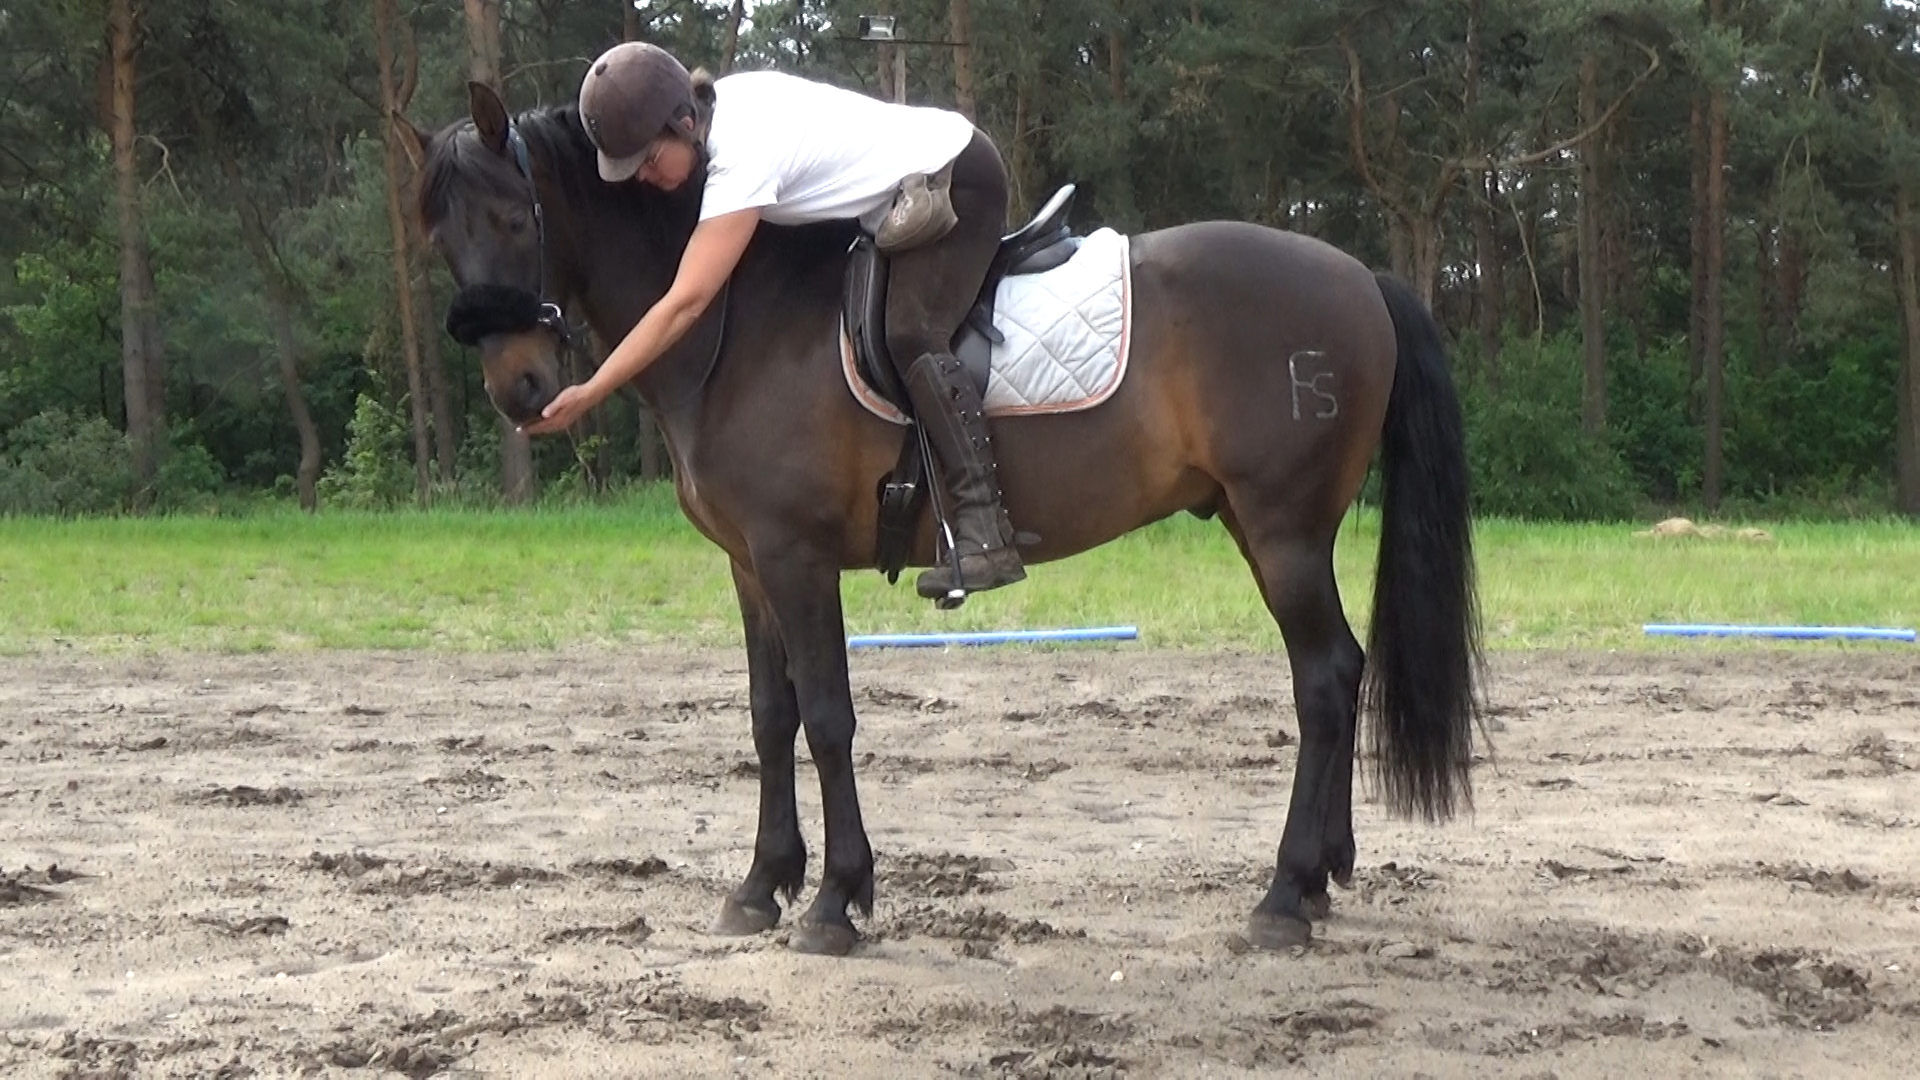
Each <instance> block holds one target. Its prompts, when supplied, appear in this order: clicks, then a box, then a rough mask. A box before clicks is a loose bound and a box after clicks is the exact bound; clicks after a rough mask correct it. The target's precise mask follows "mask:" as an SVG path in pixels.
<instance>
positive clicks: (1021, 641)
mask: <svg viewBox="0 0 1920 1080" xmlns="http://www.w3.org/2000/svg"><path fill="white" fill-rule="evenodd" d="M1139 636H1140V631H1139V629H1137V628H1136V627H1132V626H1096V627H1092V628H1089V629H1085V630H988V631H982V632H978V633H962V634H856V635H854V636H853V637H850V638H848V639H847V648H849V649H924V648H941V647H945V646H948V645H1036V644H1052V643H1054V642H1062V641H1132V640H1133V639H1134V638H1137V637H1139Z"/></svg>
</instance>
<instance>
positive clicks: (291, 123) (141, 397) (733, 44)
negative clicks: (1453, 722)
mask: <svg viewBox="0 0 1920 1080" xmlns="http://www.w3.org/2000/svg"><path fill="white" fill-rule="evenodd" d="M862 15H891V16H893V17H895V18H896V19H897V20H898V24H897V25H898V27H899V36H901V37H903V38H905V39H908V41H909V42H911V43H909V44H894V45H887V44H880V43H875V42H872V41H865V40H861V39H860V38H859V34H858V20H859V17H860V16H862ZM623 39H625V40H646V41H653V42H656V43H658V44H660V45H663V46H665V47H667V48H669V49H671V50H672V51H673V52H675V53H676V54H677V55H679V56H680V57H681V58H682V59H683V60H685V61H686V62H687V63H688V64H689V65H690V66H691V65H701V66H705V67H707V68H709V69H711V70H714V71H716V72H724V71H727V70H744V69H756V68H778V69H781V70H786V71H792V72H796V73H800V74H805V75H810V76H814V77H819V78H824V79H828V80H831V81H833V82H836V83H839V84H842V85H846V86H851V87H855V88H860V89H863V90H865V91H867V92H870V93H873V94H876V95H881V96H887V97H892V96H895V95H896V94H897V93H899V92H900V90H901V88H900V87H898V86H896V85H895V83H894V78H895V73H896V72H898V71H900V70H904V71H905V74H906V85H905V87H904V93H905V96H906V98H907V100H909V101H910V102H914V103H921V104H939V105H943V106H948V107H952V108H957V109H959V110H961V111H963V112H965V113H967V114H968V115H970V116H972V117H974V119H975V121H976V122H977V123H978V124H979V125H980V126H981V127H982V128H983V129H985V130H986V131H988V132H989V133H990V134H991V135H992V136H993V137H994V138H995V139H996V141H997V142H998V143H999V145H1000V146H1001V147H1002V149H1003V151H1004V152H1005V154H1006V157H1007V159H1008V162H1009V168H1010V170H1011V173H1012V179H1013V184H1014V203H1015V208H1014V212H1015V214H1016V215H1017V214H1019V213H1022V212H1024V211H1025V210H1028V209H1031V208H1032V207H1034V206H1036V205H1037V204H1038V203H1039V202H1040V201H1042V200H1044V198H1045V197H1046V195H1047V194H1048V193H1050V192H1051V190H1052V189H1053V188H1054V187H1055V186H1056V185H1059V184H1061V183H1065V182H1069V181H1071V182H1075V183H1078V184H1079V185H1080V186H1081V196H1080V199H1079V202H1078V204H1077V209H1076V224H1077V225H1079V226H1081V227H1083V228H1092V227H1096V226H1100V225H1109V226H1113V227H1115V228H1119V229H1122V230H1126V231H1137V230H1142V229H1153V228H1159V227H1164V226H1168V225H1172V224H1176V223H1180V222H1185V221H1193V220H1199V219H1207V218H1233V219H1239V220H1246V221H1255V222H1260V223H1263V224H1268V225H1273V226H1276V227H1280V228H1287V229H1293V230H1297V231H1300V232H1304V233H1308V234H1311V235H1314V236H1317V237H1320V238H1322V239H1324V240H1326V241H1328V242H1330V243H1333V244H1335V245H1337V246H1339V247H1342V248H1344V249H1346V250H1348V251H1351V252H1353V253H1354V254H1356V255H1358V256H1359V257H1360V258H1362V259H1363V260H1365V261H1367V262H1369V263H1371V264H1373V265H1376V266H1380V267H1383V268H1390V269H1392V270H1394V271H1395V272H1397V273H1399V274H1400V275H1401V276H1403V277H1405V278H1407V279H1408V280H1409V281H1411V282H1412V283H1413V284H1414V285H1415V287H1416V288H1417V289H1418V290H1419V291H1420V293H1421V294H1422V295H1423V296H1425V297H1427V298H1428V299H1429V300H1430V302H1431V303H1432V304H1433V306H1434V308H1435V310H1436V312H1437V313H1438V314H1439V316H1440V318H1441V321H1442V322H1443V324H1444V325H1445V326H1446V328H1447V330H1448V333H1449V336H1450V339H1451V344H1452V356H1453V363H1454V368H1455V375H1456V378H1457V380H1458V382H1459V384H1460V386H1461V388H1462V392H1463V396H1464V399H1465V403H1466V407H1467V411H1468V424H1469V438H1470V453H1471V456H1472V460H1473V467H1474V475H1475V481H1476V485H1477V491H1476V494H1477V498H1478V504H1479V507H1480V509H1481V511H1482V512H1486V513H1494V514H1502V515H1509V516H1515V517H1526V518H1542V519H1609V520H1610V519H1620V518H1626V517H1631V516H1635V515H1647V514H1655V513H1662V512H1665V511H1667V510H1670V509H1675V508H1684V509H1689V510H1700V511H1705V512H1708V513H1717V514H1721V515H1728V516H1767V517H1783V516H1795V515H1800V516H1821V517H1865V516H1884V515H1887V514H1891V513H1900V514H1906V515H1920V137H1917V136H1916V133H1915V121H1916V119H1920V13H1916V11H1915V10H1914V8H1913V7H1912V6H1911V5H1909V4H1907V3H1901V2H1894V0H1888V2H1867V0H1704V2H1700V0H1634V2H1630V0H1433V2H1424V3H1422V2H1396V0H1371V2H1351V0H1326V2H1313V3H1307V2H1283V0H857V2H851V3H849V2H840V0H762V2H759V3H754V4H747V3H744V2H742V0H730V2H715V3H707V2H701V0H656V2H645V0H643V2H641V3H638V4H634V3H630V2H627V0H460V2H456V0H272V2H260V0H0V514H64V515H71V514H89V513H119V512H126V511H154V510H158V511H171V510H197V509H207V508H216V509H226V508H244V507H246V506H249V505H252V504H256V503H259V502H262V501H268V502H277V501H292V500H296V499H297V500H298V501H299V502H300V504H301V505H304V506H307V507H309V508H314V507H360V508H364V507H381V506H406V505H447V504H450V503H452V504H460V505H467V506H473V505H494V504H499V503H515V502H525V501H529V500H534V499H540V500H547V501H553V500H569V499H591V498H597V497H601V496H602V495H604V494H605V493H607V492H609V491H618V490H620V489H622V488H625V487H627V486H629V485H630V484H633V483H636V482H647V481H652V480H658V479H660V478H662V477H664V476H665V475H666V471H667V469H668V468H669V465H668V463H667V461H666V455H665V453H664V450H663V448H662V447H661V445H660V441H659V437H658V435H657V433H656V432H655V431H654V429H653V427H652V425H651V423H650V421H649V420H648V418H647V417H646V415H645V414H644V412H643V411H642V410H640V409H638V408H636V403H635V401H634V399H632V398H627V397H616V398H615V399H614V400H612V401H611V402H609V403H608V404H607V405H606V406H603V407H602V408H601V410H599V412H598V413H597V414H596V415H595V416H594V417H593V418H592V420H591V422H590V423H589V424H587V425H586V426H585V430H583V431H581V432H580V433H579V434H578V437H577V438H575V439H572V440H567V439H546V440H540V441H538V442H537V443H535V444H534V445H532V446H529V445H528V444H527V442H526V441H525V440H524V438H522V437H519V436H516V435H514V434H513V433H512V432H511V431H509V430H506V429H504V428H503V426H502V425H501V423H500V422H499V421H498V419H497V418H496V417H495V416H494V415H493V414H492V413H491V411H490V410H489V409H488V407H487V406H486V401H485V395H484V394H483V393H482V392H481V390H480V386H479V376H478V371H477V368H476V365H475V364H474V363H473V362H472V359H471V357H470V356H469V355H467V354H466V353H464V351H463V350H461V349H460V348H459V347H458V346H456V345H455V344H454V343H453V342H452V341H450V340H448V339H446V338H445V336H444V334H443V332H442V330H441V329H440V322H441V317H442V315H443V314H444V311H445V307H446V301H447V299H448V297H449V287H448V284H447V281H446V279H445V276H444V269H443V268H442V267H441V266H440V264H439V261H438V259H437V258H436V257H435V256H433V254H432V253H431V251H430V250H428V248H427V245H426V243H425V240H424V238H423V237H422V236H421V235H420V232H419V228H418V224H417V222H416V221H415V220H414V217H413V214H412V206H413V203H414V195H413V188H414V185H415V184H416V182H417V178H418V168H419V165H420V163H419V162H418V161H417V160H414V158H413V157H412V156H411V155H410V152H409V146H408V143H407V141H406V140H405V139H403V138H399V137H397V136H396V134H395V131H396V125H397V124H404V123H406V122H407V121H409V120H410V121H412V122H415V123H418V124H420V125H421V126H424V127H428V128H437V127H439V126H441V125H442V124H445V123H447V122H449V121H451V120H453V119H455V118H457V117H459V116H461V115H463V114H464V110H465V99H466V83H467V81H468V80H469V79H477V80H480V81H483V82H487V83H490V84H492V85H495V86H496V87H499V88H500V89H502V90H503V91H504V93H505V95H506V97H507V100H508V101H509V103H510V104H511V105H512V107H513V108H515V109H516V110H522V109H529V108H535V107H541V106H552V105H560V104H564V103H567V102H570V101H571V100H572V98H573V96H574V94H575V91H576V89H577V87H578V85H579V80H580V76H581V74H582V72H583V71H584V68H585V65H586V63H587V61H588V60H589V59H590V58H591V57H593V56H594V55H596V54H598V53H599V52H600V51H602V50H603V49H605V48H606V47H608V46H609V45H611V44H613V43H615V42H617V41H620V40H623ZM596 347H597V343H596ZM583 363H584V362H583Z"/></svg>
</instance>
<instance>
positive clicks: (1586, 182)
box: [1579, 53, 1607, 434]
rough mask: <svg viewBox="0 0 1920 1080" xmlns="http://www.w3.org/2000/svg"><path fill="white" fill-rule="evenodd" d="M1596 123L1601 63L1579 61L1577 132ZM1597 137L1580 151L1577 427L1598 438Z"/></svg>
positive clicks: (1603, 374)
mask: <svg viewBox="0 0 1920 1080" xmlns="http://www.w3.org/2000/svg"><path fill="white" fill-rule="evenodd" d="M1599 118H1600V61H1599V58H1598V57H1596V56H1594V55H1593V54H1592V53H1589V54H1587V56H1586V58H1585V59H1583V60H1581V61H1580V126H1581V127H1582V128H1583V129H1585V128H1591V127H1593V125H1594V124H1595V123H1596V122H1597V121H1598V120H1599ZM1599 159H1600V134H1599V132H1594V133H1593V134H1592V135H1589V136H1588V137H1587V141H1586V142H1584V143H1582V144H1581V146H1580V240H1579V243H1580V346H1581V347H1580V353H1581V360H1582V363H1581V380H1580V427H1581V428H1582V429H1583V430H1585V431H1587V432H1588V433H1591V434H1597V433H1599V432H1602V431H1604V430H1606V427H1607V326H1606V320H1605V317H1604V314H1605V313H1604V311H1603V310H1602V308H1603V306H1604V302H1605V295H1604V294H1605V292H1606V281H1605V280H1604V275H1603V273H1602V271H1601V268H1600V267H1601V262H1600V214H1601V208H1600V204H1601V194H1600V160H1599Z"/></svg>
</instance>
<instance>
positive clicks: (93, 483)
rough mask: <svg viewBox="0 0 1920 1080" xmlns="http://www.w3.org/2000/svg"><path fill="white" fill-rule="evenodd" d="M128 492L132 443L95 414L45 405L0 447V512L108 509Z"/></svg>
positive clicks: (68, 513) (122, 502)
mask: <svg viewBox="0 0 1920 1080" xmlns="http://www.w3.org/2000/svg"><path fill="white" fill-rule="evenodd" d="M132 494H133V452H132V448H131V447H129V446H128V445H127V439H126V436H124V435H122V434H120V433H119V432H118V431H115V430H114V429H113V427H112V425H110V424H108V423H107V422H106V421H105V420H102V419H100V418H99V417H92V416H76V415H74V414H72V413H69V412H65V411H63V410H59V409H53V410H49V411H47V412H43V413H41V414H39V415H38V416H34V417H31V418H29V419H28V420H26V421H25V422H23V423H21V424H19V425H18V426H16V427H14V428H13V430H12V431H10V432H8V433H7V438H6V442H5V444H4V446H0V514H7V515H14V514H49V515H54V516H58V517H72V516H75V515H80V514H113V513H118V512H120V511H121V510H124V509H125V508H126V506H127V502H128V500H129V499H130V498H131V497H132Z"/></svg>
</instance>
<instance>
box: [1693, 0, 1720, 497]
mask: <svg viewBox="0 0 1920 1080" xmlns="http://www.w3.org/2000/svg"><path fill="white" fill-rule="evenodd" d="M1714 7H1715V9H1716V11H1715V14H1716V15H1718V14H1719V12H1718V10H1717V9H1718V8H1719V0H1715V2H1714ZM1726 164H1727V92H1726V90H1725V89H1723V88H1721V87H1717V86H1716V87H1714V88H1713V91H1712V92H1711V93H1710V94H1709V95H1708V99H1707V221H1706V233H1707V235H1706V248H1707V266H1706V278H1707V287H1706V303H1705V304H1704V305H1703V310H1702V312H1701V317H1702V319H1703V320H1704V321H1705V323H1706V325H1705V328H1704V330H1705V333H1704V340H1705V344H1704V346H1703V348H1702V350H1701V357H1700V362H1701V366H1702V367H1703V368H1704V369H1705V372H1706V381H1707V400H1706V422H1707V446H1706V462H1705V467H1704V468H1703V469H1702V479H1703V484H1702V487H1703V491H1702V497H1703V499H1704V501H1705V502H1706V506H1707V509H1708V510H1710V511H1712V510H1718V509H1719V508H1720V494H1721V490H1720V489H1721V465H1722V462H1721V456H1722V454H1721V450H1722V442H1723V431H1722V429H1723V427H1724V412H1725V408H1726V356H1725V346H1726V310H1725V305H1724V304H1723V302H1722V289H1723V287H1724V281H1723V279H1724V277H1725V276H1726V233H1727V177H1726Z"/></svg>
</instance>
